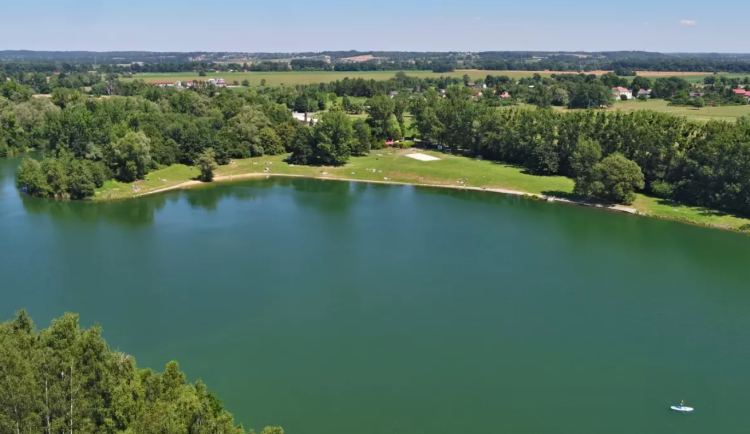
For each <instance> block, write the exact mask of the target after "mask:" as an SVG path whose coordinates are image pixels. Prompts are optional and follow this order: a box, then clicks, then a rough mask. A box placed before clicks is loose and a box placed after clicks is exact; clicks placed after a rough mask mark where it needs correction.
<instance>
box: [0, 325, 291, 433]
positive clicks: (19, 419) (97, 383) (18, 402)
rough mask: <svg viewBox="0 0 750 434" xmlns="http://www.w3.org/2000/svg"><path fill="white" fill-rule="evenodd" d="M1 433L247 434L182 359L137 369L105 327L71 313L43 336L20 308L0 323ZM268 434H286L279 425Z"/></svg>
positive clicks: (45, 331) (269, 428) (271, 428)
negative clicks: (83, 322) (107, 337)
mask: <svg viewBox="0 0 750 434" xmlns="http://www.w3.org/2000/svg"><path fill="white" fill-rule="evenodd" d="M0 432H2V433H69V432H74V433H103V434H106V433H111V434H114V433H160V434H172V433H174V434H184V433H196V434H202V433H225V434H243V433H244V430H243V428H242V426H237V425H235V424H234V420H233V417H232V415H231V414H230V413H228V412H227V411H226V410H225V409H224V407H223V405H222V404H221V401H219V400H218V399H217V398H216V397H215V396H214V395H213V394H212V393H211V392H209V391H208V390H207V389H206V386H205V385H204V384H203V383H202V382H200V381H198V382H196V383H195V384H189V383H188V382H187V380H186V376H185V374H184V373H183V372H181V371H180V369H179V365H178V364H177V362H174V361H173V362H169V363H168V364H167V365H166V368H165V370H164V373H157V372H154V371H152V370H151V369H144V370H139V369H138V367H137V365H136V362H135V359H134V358H133V357H132V356H130V355H127V354H123V353H121V352H118V351H113V350H111V349H110V348H109V346H108V345H107V343H106V342H105V341H104V339H103V338H102V336H101V329H100V328H99V327H92V328H90V329H81V328H80V327H79V323H78V315H75V314H70V313H68V314H65V315H64V316H63V317H61V318H58V319H55V320H53V321H52V325H51V326H50V327H49V328H47V329H44V330H40V331H37V330H36V329H35V327H34V323H33V321H32V320H31V318H29V317H28V315H27V314H26V312H25V311H20V312H18V314H17V315H16V317H15V319H13V320H11V321H8V322H5V323H2V324H0ZM263 432H264V433H270V434H283V432H284V431H283V429H281V428H280V427H266V428H264V429H263Z"/></svg>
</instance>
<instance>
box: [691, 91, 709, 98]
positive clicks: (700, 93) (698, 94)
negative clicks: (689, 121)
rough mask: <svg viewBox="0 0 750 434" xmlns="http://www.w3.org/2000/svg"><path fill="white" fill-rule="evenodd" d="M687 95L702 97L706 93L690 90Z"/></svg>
mask: <svg viewBox="0 0 750 434" xmlns="http://www.w3.org/2000/svg"><path fill="white" fill-rule="evenodd" d="M688 96H690V98H703V97H704V96H706V93H705V92H690V93H689V94H688Z"/></svg>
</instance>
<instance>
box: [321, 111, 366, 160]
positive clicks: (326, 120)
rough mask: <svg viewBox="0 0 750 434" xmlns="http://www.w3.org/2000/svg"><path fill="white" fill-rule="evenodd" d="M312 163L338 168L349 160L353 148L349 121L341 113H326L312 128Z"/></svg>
mask: <svg viewBox="0 0 750 434" xmlns="http://www.w3.org/2000/svg"><path fill="white" fill-rule="evenodd" d="M312 137H313V139H312V143H311V145H312V163H313V164H320V165H329V166H339V165H342V164H345V163H346V162H347V160H349V156H350V155H351V153H352V147H354V146H355V138H354V128H353V127H352V121H351V119H350V118H349V117H348V116H347V115H346V114H345V113H344V112H341V111H333V112H328V113H326V114H324V115H323V117H322V118H321V119H320V121H319V122H318V123H317V124H316V125H315V127H313V136H312Z"/></svg>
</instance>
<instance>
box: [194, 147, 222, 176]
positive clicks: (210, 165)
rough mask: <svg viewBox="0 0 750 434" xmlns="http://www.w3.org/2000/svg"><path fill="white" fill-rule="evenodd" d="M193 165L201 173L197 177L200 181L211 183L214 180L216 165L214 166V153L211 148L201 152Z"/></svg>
mask: <svg viewBox="0 0 750 434" xmlns="http://www.w3.org/2000/svg"><path fill="white" fill-rule="evenodd" d="M195 165H196V166H197V167H198V170H200V172H201V174H200V176H199V177H198V178H199V179H200V180H201V181H203V182H211V181H213V180H214V170H216V168H217V167H218V165H217V164H216V153H215V152H214V150H213V149H212V148H208V149H206V150H205V151H203V152H202V153H201V154H200V155H199V156H198V159H197V160H196V161H195Z"/></svg>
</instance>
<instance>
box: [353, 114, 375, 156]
mask: <svg viewBox="0 0 750 434" xmlns="http://www.w3.org/2000/svg"><path fill="white" fill-rule="evenodd" d="M352 128H353V129H354V145H353V146H352V154H354V155H366V154H367V153H369V152H370V148H371V147H372V131H370V126H369V125H367V123H366V122H365V121H364V120H362V119H357V120H356V121H354V124H353V125H352Z"/></svg>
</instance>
